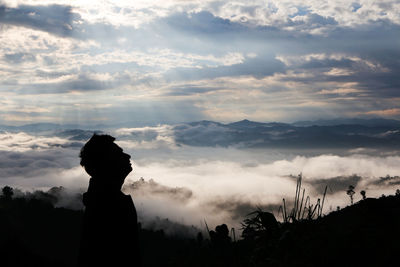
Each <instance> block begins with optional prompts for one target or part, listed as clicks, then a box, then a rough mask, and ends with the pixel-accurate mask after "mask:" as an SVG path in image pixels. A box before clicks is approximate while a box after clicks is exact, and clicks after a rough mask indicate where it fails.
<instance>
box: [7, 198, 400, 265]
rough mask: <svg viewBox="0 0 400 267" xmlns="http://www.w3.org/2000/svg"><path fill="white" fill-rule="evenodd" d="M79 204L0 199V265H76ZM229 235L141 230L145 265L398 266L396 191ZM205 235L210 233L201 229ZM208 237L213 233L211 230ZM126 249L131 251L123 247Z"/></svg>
mask: <svg viewBox="0 0 400 267" xmlns="http://www.w3.org/2000/svg"><path fill="white" fill-rule="evenodd" d="M81 218H82V211H74V210H68V209H64V208H54V206H53V205H52V204H51V202H50V201H45V200H43V199H34V198H33V199H26V198H12V199H10V198H4V196H3V197H2V198H1V199H0V266H2V267H6V266H74V265H75V261H76V257H77V251H78V246H79V238H80V228H81ZM249 218H250V219H251V220H250V221H247V224H245V225H247V226H248V229H247V230H246V231H245V235H244V236H243V238H242V239H240V240H238V241H235V242H234V241H232V240H231V238H230V237H229V231H228V228H227V227H225V226H223V225H221V226H219V227H218V229H216V231H210V233H209V234H210V235H209V236H204V238H203V236H202V235H201V234H199V235H198V236H197V238H193V239H189V238H179V237H168V236H166V235H165V234H164V232H163V231H150V230H144V229H141V230H140V235H141V241H140V242H141V246H142V255H143V265H144V266H399V264H400V262H399V252H400V196H387V197H381V198H379V199H365V200H362V201H360V202H358V203H356V204H354V205H352V206H349V207H346V208H344V209H342V210H340V211H335V212H332V213H330V214H329V215H327V216H324V217H321V218H318V219H315V220H303V221H299V222H291V223H278V222H276V221H274V219H273V218H271V216H270V214H269V213H264V212H262V211H259V212H258V213H255V214H253V215H252V216H250V217H249ZM206 235H207V234H206ZM209 237H211V239H210V238H209ZM125 256H126V257H129V255H125Z"/></svg>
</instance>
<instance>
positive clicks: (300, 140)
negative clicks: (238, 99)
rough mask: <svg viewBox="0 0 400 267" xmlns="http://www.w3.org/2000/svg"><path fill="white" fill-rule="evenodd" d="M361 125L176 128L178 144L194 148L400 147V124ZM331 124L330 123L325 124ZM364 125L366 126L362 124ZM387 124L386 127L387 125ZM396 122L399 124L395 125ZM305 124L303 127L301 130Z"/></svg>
mask: <svg viewBox="0 0 400 267" xmlns="http://www.w3.org/2000/svg"><path fill="white" fill-rule="evenodd" d="M357 121H358V122H359V124H351V123H350V122H353V121H351V120H349V121H348V122H349V123H345V121H343V120H339V121H337V122H338V123H340V124H338V125H335V124H334V121H331V123H332V125H316V124H314V123H311V124H312V125H311V126H309V125H307V123H305V122H303V123H293V124H285V123H278V122H272V123H260V122H252V121H249V120H243V121H239V122H234V123H229V124H221V123H217V122H212V121H200V122H192V123H187V124H181V125H178V126H175V127H174V133H175V140H176V141H177V142H178V143H182V144H186V145H191V146H241V147H254V148H256V147H271V148H357V147H375V148H380V147H391V148H394V147H400V142H399V141H400V122H399V121H394V120H357ZM323 122H324V123H325V124H328V121H323ZM362 122H364V124H361V123H362ZM385 122H386V123H387V124H385ZM396 122H397V124H396ZM301 124H303V125H302V126H299V125H301Z"/></svg>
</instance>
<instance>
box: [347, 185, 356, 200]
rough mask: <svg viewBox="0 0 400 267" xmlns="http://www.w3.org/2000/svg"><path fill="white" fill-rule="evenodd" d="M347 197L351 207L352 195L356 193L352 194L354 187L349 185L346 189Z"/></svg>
mask: <svg viewBox="0 0 400 267" xmlns="http://www.w3.org/2000/svg"><path fill="white" fill-rule="evenodd" d="M346 193H347V195H349V197H350V202H351V205H353V196H354V194H355V193H356V192H354V186H353V185H349V188H348V189H347V192H346Z"/></svg>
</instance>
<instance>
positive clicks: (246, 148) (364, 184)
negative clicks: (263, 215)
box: [0, 119, 400, 231]
mask: <svg viewBox="0 0 400 267" xmlns="http://www.w3.org/2000/svg"><path fill="white" fill-rule="evenodd" d="M94 132H97V133H106V134H111V135H112V136H114V137H116V142H117V144H118V145H119V146H120V147H122V148H123V149H124V151H125V152H127V153H128V154H130V155H131V157H132V158H131V160H132V162H133V169H134V170H133V172H132V173H131V174H130V175H129V176H128V177H127V179H126V180H125V184H124V187H123V191H124V192H125V193H128V194H131V195H132V197H133V199H134V202H135V205H136V209H137V211H138V216H139V221H141V222H142V223H143V226H144V227H146V225H147V226H148V227H152V228H157V227H160V228H162V227H163V226H162V224H159V225H157V224H155V223H154V222H155V221H157V220H158V221H160V219H167V218H168V219H169V220H170V221H172V222H177V223H179V224H182V225H187V226H192V225H193V226H195V227H198V228H199V229H204V227H205V225H204V221H205V220H206V221H207V223H208V224H209V225H211V226H215V225H218V224H220V223H228V224H229V225H231V226H232V227H235V228H237V229H240V222H241V221H242V220H243V219H244V218H245V216H246V215H247V214H249V213H250V212H252V211H254V210H255V209H256V208H257V207H259V208H261V209H263V210H266V211H270V212H272V213H274V214H275V216H276V217H277V218H278V219H281V215H279V216H278V210H279V207H280V206H281V205H282V199H283V198H285V199H286V200H287V201H288V203H290V201H293V196H294V194H295V190H296V180H297V177H298V175H299V174H302V176H303V187H304V188H305V189H306V195H308V196H310V199H311V200H312V201H313V202H315V201H316V200H317V199H318V198H322V195H323V193H324V188H325V186H327V193H326V200H325V201H326V202H325V206H324V210H323V213H324V214H328V213H329V212H331V211H334V210H336V209H337V207H338V206H339V207H345V206H347V205H349V204H350V199H349V197H348V195H346V190H347V188H348V187H349V186H350V185H352V186H354V187H355V191H356V194H355V196H354V198H355V200H360V199H361V195H360V193H359V192H360V191H362V190H364V191H366V194H367V197H379V196H381V195H382V194H385V195H388V194H394V192H395V191H396V189H397V188H398V187H399V188H400V177H399V175H400V153H399V145H398V144H399V143H400V142H398V141H399V140H400V122H399V121H395V120H383V119H374V120H350V119H347V120H331V121H314V122H298V123H293V124H286V123H277V122H274V123H259V122H252V121H248V120H243V121H239V122H235V123H230V124H223V123H218V122H212V121H199V122H191V123H181V124H173V125H167V124H164V125H155V126H147V127H135V128H129V127H117V128H116V127H115V126H105V125H103V126H101V125H99V126H97V128H92V129H90V128H85V127H79V125H57V124H32V125H24V126H4V125H3V126H0V150H1V151H2V153H1V160H0V162H1V165H0V177H1V179H0V185H1V186H6V185H8V186H11V187H13V188H14V190H15V195H18V194H21V195H23V194H27V192H28V193H29V192H30V193H34V192H35V191H37V190H41V191H44V192H47V191H48V190H49V189H51V188H52V187H59V186H62V187H63V190H62V194H60V195H59V197H58V200H57V203H55V205H56V206H58V207H66V208H72V209H77V210H79V209H82V208H83V206H82V203H81V199H80V198H79V195H80V194H82V193H83V192H85V191H86V188H87V183H88V179H89V176H88V175H87V174H86V172H85V171H84V169H83V168H82V167H81V166H80V165H79V157H78V155H79V151H80V148H81V147H82V145H83V144H84V143H85V142H86V141H87V140H88V139H89V138H90V137H91V136H92V134H93V133H94ZM164 227H165V228H166V226H164ZM165 230H167V229H165ZM167 231H168V230H167ZM171 231H174V230H171Z"/></svg>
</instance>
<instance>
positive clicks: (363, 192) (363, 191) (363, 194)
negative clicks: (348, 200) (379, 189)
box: [360, 190, 367, 200]
mask: <svg viewBox="0 0 400 267" xmlns="http://www.w3.org/2000/svg"><path fill="white" fill-rule="evenodd" d="M360 194H361V196H362V199H363V200H364V199H366V198H367V197H366V196H365V190H361V192H360Z"/></svg>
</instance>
